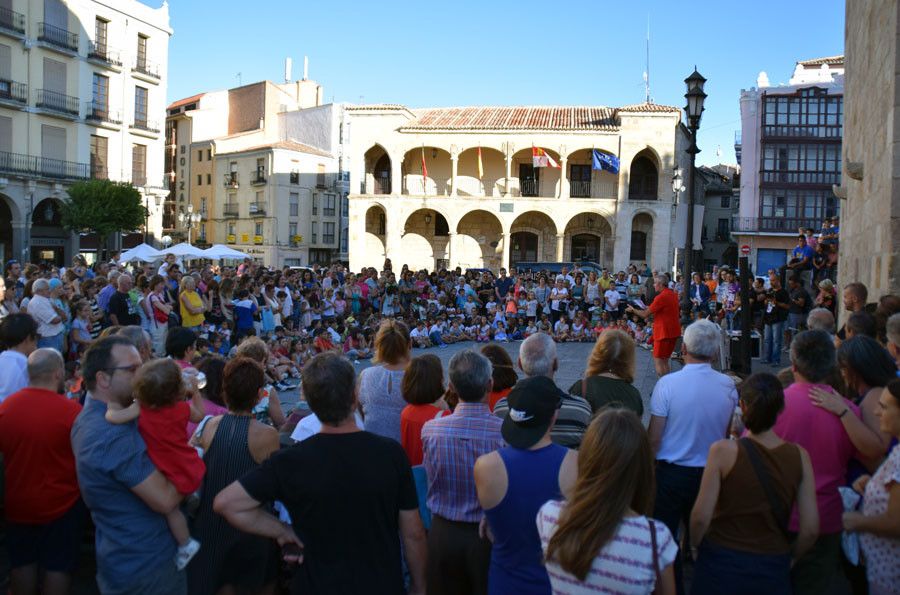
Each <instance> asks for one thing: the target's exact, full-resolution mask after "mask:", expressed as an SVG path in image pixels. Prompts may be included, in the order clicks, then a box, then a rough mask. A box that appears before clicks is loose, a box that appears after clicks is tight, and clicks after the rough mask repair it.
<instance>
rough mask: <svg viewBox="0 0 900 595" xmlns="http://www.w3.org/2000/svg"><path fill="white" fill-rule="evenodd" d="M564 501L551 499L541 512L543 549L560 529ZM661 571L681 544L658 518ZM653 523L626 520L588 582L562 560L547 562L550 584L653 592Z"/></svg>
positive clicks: (561, 588)
mask: <svg viewBox="0 0 900 595" xmlns="http://www.w3.org/2000/svg"><path fill="white" fill-rule="evenodd" d="M561 510H562V503H561V502H559V501H557V500H550V501H549V502H547V503H546V504H544V505H543V506H542V507H541V509H540V510H539V511H538V515H537V529H538V534H539V535H540V537H541V548H542V549H543V551H544V553H546V552H547V545H548V544H549V543H550V538H551V537H552V536H553V534H554V533H555V532H556V528H557V523H558V519H559V515H560V511H561ZM653 525H654V530H655V533H656V551H657V560H658V562H659V572H660V573H662V571H663V569H664V568H666V567H667V566H669V565H670V564H672V562H674V561H675V556H676V555H677V554H678V546H677V545H675V540H674V539H672V534H671V533H669V529H668V528H666V526H665V525H664V524H663V523H661V522H660V521H654V522H653ZM651 543H652V541H651V539H650V522H649V520H648V519H647V517H644V516H636V517H627V518H625V519H622V522H621V523H620V524H619V527H618V529H616V533H615V534H614V535H613V538H612V539H611V540H610V541H609V542H608V543H607V544H606V545H605V546H603V548H601V550H600V551H599V552H598V553H597V557H596V558H594V562H593V564H591V570H590V572H588V575H587V578H586V579H585V580H584V581H580V580H578V579H577V578H576V577H575V576H574V575H572V574H569V573H568V572H566V571H565V570H563V569H562V568H561V567H560V566H559V564H558V563H556V562H553V561H548V562H547V563H546V568H547V574H549V575H550V586H551V587H552V588H553V592H554V593H571V594H573V595H579V594H582V593H622V594H631V593H634V594H638V593H640V594H647V593H652V592H653V589H654V587H655V585H656V571H655V570H654V569H653V550H652V549H651V547H650V544H651Z"/></svg>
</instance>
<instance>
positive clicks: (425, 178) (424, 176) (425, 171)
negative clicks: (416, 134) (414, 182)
mask: <svg viewBox="0 0 900 595" xmlns="http://www.w3.org/2000/svg"><path fill="white" fill-rule="evenodd" d="M427 181H428V166H427V165H425V145H422V192H423V193H424V192H427V190H428V187H427Z"/></svg>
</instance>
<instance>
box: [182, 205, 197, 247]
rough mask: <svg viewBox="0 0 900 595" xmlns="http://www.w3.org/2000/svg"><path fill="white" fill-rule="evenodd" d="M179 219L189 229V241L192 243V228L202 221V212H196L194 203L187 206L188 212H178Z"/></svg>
mask: <svg viewBox="0 0 900 595" xmlns="http://www.w3.org/2000/svg"><path fill="white" fill-rule="evenodd" d="M178 220H179V221H180V222H181V225H182V226H183V227H184V228H185V229H187V242H188V244H190V243H191V229H193V228H194V227H195V226H196V225H198V224H199V223H200V213H195V212H194V205H188V206H187V212H184V211H182V212H180V213H178Z"/></svg>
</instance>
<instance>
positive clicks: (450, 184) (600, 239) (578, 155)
mask: <svg viewBox="0 0 900 595" xmlns="http://www.w3.org/2000/svg"><path fill="white" fill-rule="evenodd" d="M345 113H346V125H347V126H349V127H350V128H352V134H351V138H350V142H349V147H348V153H347V154H346V155H345V156H344V158H345V162H344V168H345V169H348V170H349V172H350V178H349V182H350V196H349V210H350V216H349V232H348V235H349V259H350V268H351V269H353V270H358V269H360V268H361V267H363V266H373V267H375V268H377V269H380V267H381V265H382V263H383V261H384V259H385V257H387V258H391V259H392V260H393V262H394V266H395V268H396V269H397V270H399V266H400V265H401V264H408V265H409V266H410V268H413V269H422V268H426V269H429V270H433V269H435V268H439V267H442V266H447V267H456V266H460V267H463V268H467V267H488V268H492V269H497V268H499V267H501V266H505V267H512V266H515V265H516V263H518V262H525V261H570V260H589V261H594V262H598V263H600V264H601V265H603V266H606V267H609V268H613V269H624V268H625V267H627V266H628V265H629V264H630V263H637V264H641V263H649V264H650V266H651V267H653V268H656V269H664V270H669V269H670V268H671V266H672V263H673V236H674V234H673V233H672V228H673V225H674V221H675V220H674V213H675V209H674V206H675V205H674V195H673V191H672V183H671V179H672V176H673V170H674V168H675V167H676V166H680V167H681V168H682V169H683V170H687V166H688V163H689V160H688V156H687V154H686V153H685V149H686V148H687V146H688V133H687V130H686V128H685V127H684V125H683V124H682V123H681V110H679V109H678V108H673V107H668V106H662V105H657V104H653V103H644V104H639V105H632V106H625V107H619V108H615V107H590V106H586V107H562V106H560V107H458V108H425V109H410V108H407V107H405V106H403V105H355V106H346V107H345ZM533 148H540V149H543V150H544V152H545V153H546V154H547V155H549V156H550V157H551V158H552V160H553V161H554V162H555V164H557V165H558V167H534V163H533V159H532V153H533ZM594 150H597V151H600V152H602V153H606V154H608V155H614V156H616V157H617V158H618V159H619V170H618V172H616V173H612V172H610V171H607V170H597V169H593V168H592V154H593V151H594Z"/></svg>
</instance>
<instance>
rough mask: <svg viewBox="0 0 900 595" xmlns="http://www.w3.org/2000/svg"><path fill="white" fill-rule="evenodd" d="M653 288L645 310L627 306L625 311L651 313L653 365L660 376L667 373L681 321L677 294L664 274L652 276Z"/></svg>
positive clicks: (644, 316) (641, 315) (679, 331)
mask: <svg viewBox="0 0 900 595" xmlns="http://www.w3.org/2000/svg"><path fill="white" fill-rule="evenodd" d="M653 289H654V290H655V291H656V297H655V298H653V302H651V303H650V306H649V307H648V308H647V309H646V310H638V309H636V308H634V307H633V306H628V308H627V310H626V312H630V313H632V314H637V315H638V316H640V317H641V318H647V317H648V316H650V315H651V314H652V315H653V366H654V367H655V368H656V375H657V376H659V377H660V378H662V377H663V376H665V375H666V374H668V373H669V358H670V357H671V356H672V352H673V351H675V343H676V341H678V338H679V337H680V336H681V321H680V319H679V308H678V296H677V295H676V294H675V292H674V291H672V290H671V289H669V285H668V283H667V281H666V278H665V277H664V276H662V275H657V276H655V277H653Z"/></svg>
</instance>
